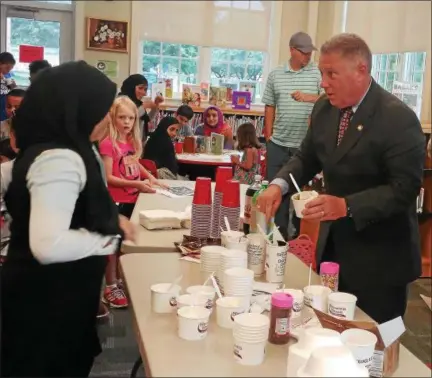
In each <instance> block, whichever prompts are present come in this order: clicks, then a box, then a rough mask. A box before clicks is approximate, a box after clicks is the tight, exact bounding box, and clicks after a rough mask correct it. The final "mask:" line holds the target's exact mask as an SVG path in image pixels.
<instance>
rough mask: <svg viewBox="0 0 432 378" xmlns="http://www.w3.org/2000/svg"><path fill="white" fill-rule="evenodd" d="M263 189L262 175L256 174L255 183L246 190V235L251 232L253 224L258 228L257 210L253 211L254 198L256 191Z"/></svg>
mask: <svg viewBox="0 0 432 378" xmlns="http://www.w3.org/2000/svg"><path fill="white" fill-rule="evenodd" d="M260 189H261V176H260V175H256V176H255V181H254V183H253V184H252V185H251V186H249V188H248V189H247V190H246V199H245V208H244V220H243V232H244V233H245V235H247V234H249V233H250V232H251V225H252V224H253V225H254V226H253V228H254V229H255V228H256V218H255V212H254V211H252V200H253V197H254V195H255V193H256V192H258V191H259V190H260Z"/></svg>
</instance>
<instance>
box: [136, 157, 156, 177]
mask: <svg viewBox="0 0 432 378" xmlns="http://www.w3.org/2000/svg"><path fill="white" fill-rule="evenodd" d="M139 163H140V164H141V165H142V166H143V167H144V168H145V169H147V170H148V171H149V172H150V173H151V174H152V175H153V176H154V177H156V178H158V172H157V167H156V163H155V162H154V161H153V160H149V159H140V160H139Z"/></svg>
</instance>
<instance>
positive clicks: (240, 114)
mask: <svg viewBox="0 0 432 378" xmlns="http://www.w3.org/2000/svg"><path fill="white" fill-rule="evenodd" d="M178 106H180V105H177V106H176V105H161V106H160V107H159V114H157V115H156V118H155V119H154V122H153V123H152V124H151V125H150V131H153V130H154V129H155V128H156V125H157V124H158V123H159V122H160V120H161V119H162V118H164V117H166V116H169V115H173V113H174V112H175V111H176V110H177V108H178ZM192 109H193V111H194V116H193V118H192V119H191V121H190V122H189V124H190V126H191V127H192V130H195V128H196V127H197V126H198V125H199V124H201V123H203V117H202V115H203V112H204V110H205V109H206V107H203V106H201V107H193V108H192ZM221 111H222V113H223V114H224V118H225V122H227V123H228V124H229V125H230V126H231V128H232V130H233V133H234V135H235V134H236V132H237V128H238V127H239V126H240V125H241V124H242V123H245V122H251V123H252V124H254V125H255V130H256V132H257V136H258V137H263V130H264V109H263V110H260V109H252V110H235V109H231V108H221Z"/></svg>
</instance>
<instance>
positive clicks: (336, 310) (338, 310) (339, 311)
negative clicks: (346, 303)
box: [329, 303, 347, 319]
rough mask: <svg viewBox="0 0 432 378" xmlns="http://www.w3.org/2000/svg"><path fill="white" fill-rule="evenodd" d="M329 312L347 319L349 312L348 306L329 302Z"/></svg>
mask: <svg viewBox="0 0 432 378" xmlns="http://www.w3.org/2000/svg"><path fill="white" fill-rule="evenodd" d="M329 313H330V315H333V316H336V317H338V318H343V319H345V318H346V313H347V308H346V307H338V306H334V305H333V304H331V303H329Z"/></svg>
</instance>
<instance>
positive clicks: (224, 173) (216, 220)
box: [211, 167, 232, 238]
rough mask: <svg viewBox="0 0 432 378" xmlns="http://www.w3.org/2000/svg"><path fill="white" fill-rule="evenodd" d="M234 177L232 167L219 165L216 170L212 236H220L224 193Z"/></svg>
mask: <svg viewBox="0 0 432 378" xmlns="http://www.w3.org/2000/svg"><path fill="white" fill-rule="evenodd" d="M231 179H232V167H218V168H217V170H216V186H215V192H214V196H213V209H212V223H211V237H212V238H220V233H221V230H220V209H221V204H222V193H223V191H224V188H225V185H226V182H227V181H228V180H231Z"/></svg>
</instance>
